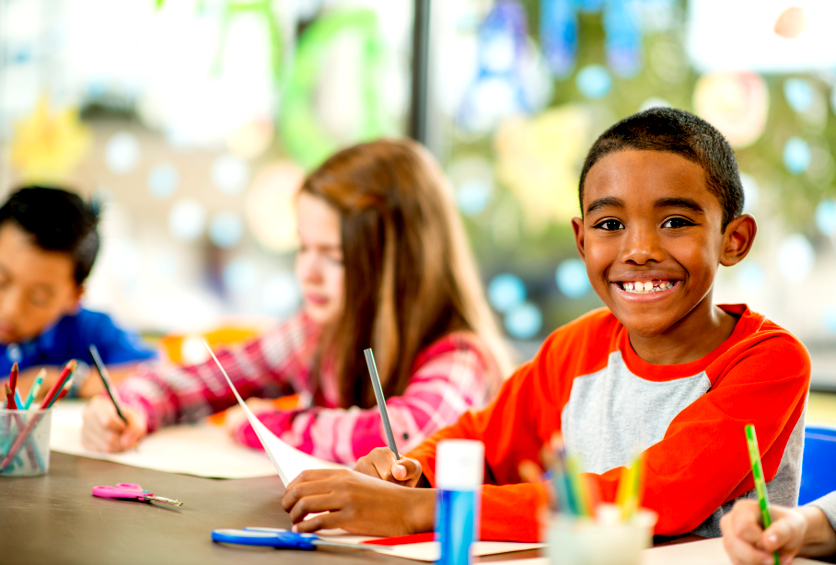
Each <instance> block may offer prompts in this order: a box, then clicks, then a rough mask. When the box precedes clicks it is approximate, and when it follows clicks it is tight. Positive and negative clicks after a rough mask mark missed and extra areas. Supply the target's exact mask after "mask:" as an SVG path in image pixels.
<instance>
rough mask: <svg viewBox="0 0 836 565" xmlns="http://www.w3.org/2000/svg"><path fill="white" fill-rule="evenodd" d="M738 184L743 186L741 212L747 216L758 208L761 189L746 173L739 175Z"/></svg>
mask: <svg viewBox="0 0 836 565" xmlns="http://www.w3.org/2000/svg"><path fill="white" fill-rule="evenodd" d="M740 184H741V185H743V211H744V212H745V213H747V214H748V213H750V212H752V211H753V210H755V209H756V208H757V207H758V200H759V199H760V190H761V189H760V186H759V185H758V181H756V180H755V178H754V177H753V176H751V175H747V174H746V173H740Z"/></svg>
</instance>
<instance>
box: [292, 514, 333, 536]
mask: <svg viewBox="0 0 836 565" xmlns="http://www.w3.org/2000/svg"><path fill="white" fill-rule="evenodd" d="M341 525H342V524H341V520H340V513H339V512H325V513H324V514H319V515H317V516H313V517H311V518H308V519H307V520H302V521H301V522H298V523H296V524H293V531H294V532H298V533H300V534H302V533H308V532H316V531H317V530H331V529H334V528H338V527H340V526H341Z"/></svg>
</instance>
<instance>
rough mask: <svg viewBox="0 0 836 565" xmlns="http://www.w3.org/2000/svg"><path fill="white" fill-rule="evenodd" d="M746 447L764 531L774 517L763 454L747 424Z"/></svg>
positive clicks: (753, 429)
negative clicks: (765, 476) (764, 477)
mask: <svg viewBox="0 0 836 565" xmlns="http://www.w3.org/2000/svg"><path fill="white" fill-rule="evenodd" d="M746 445H748V446H749V460H750V461H751V462H752V476H753V477H754V479H755V491H757V493H758V504H759V505H760V507H761V522H763V529H766V528H768V527H769V526H770V525H771V524H772V516H770V515H769V498H768V496H767V494H766V481H764V480H763V467H762V466H761V452H760V449H758V437H757V436H756V435H755V426H754V425H752V424H746ZM780 563H781V561H780V560H779V559H778V552H777V551H776V552H775V565H780Z"/></svg>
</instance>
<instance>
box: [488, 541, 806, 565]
mask: <svg viewBox="0 0 836 565" xmlns="http://www.w3.org/2000/svg"><path fill="white" fill-rule="evenodd" d="M641 563H642V565H670V564H671V563H676V565H731V560H730V559H729V556H728V555H727V554H726V550H725V549H723V540H722V539H720V538H715V539H707V540H701V541H693V542H687V543H675V544H672V545H664V546H661V547H652V548H650V549H645V550H644V551H643V552H642V561H641ZM818 563H821V561H813V560H812V559H804V558H801V557H796V558H795V559H794V560H793V564H794V565H816V564H818ZM491 565H549V562H548V559H547V558H545V557H535V558H533V559H517V560H515V561H493V562H492V564H491Z"/></svg>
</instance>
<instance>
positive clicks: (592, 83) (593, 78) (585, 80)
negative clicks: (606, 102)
mask: <svg viewBox="0 0 836 565" xmlns="http://www.w3.org/2000/svg"><path fill="white" fill-rule="evenodd" d="M575 84H577V86H578V90H580V92H581V94H583V95H584V96H585V97H587V98H589V99H590V100H597V99H599V98H603V97H604V96H606V95H607V94H609V93H610V90H611V89H612V77H611V76H610V73H609V71H607V69H605V68H604V67H602V66H601V65H588V66H586V67H584V68H582V69H581V70H580V71H578V76H577V77H575Z"/></svg>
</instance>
